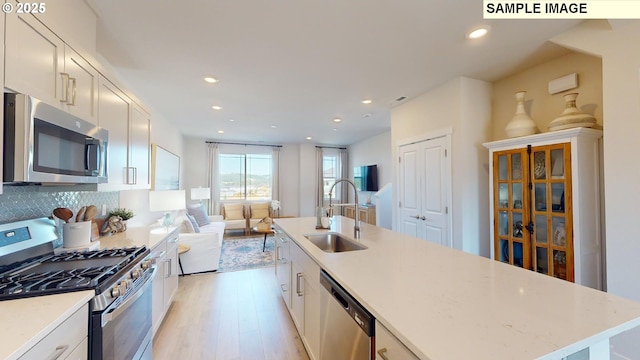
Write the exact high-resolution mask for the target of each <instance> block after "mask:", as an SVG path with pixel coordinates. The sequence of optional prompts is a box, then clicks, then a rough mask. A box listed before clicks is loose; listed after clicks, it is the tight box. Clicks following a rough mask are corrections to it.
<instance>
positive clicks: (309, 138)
mask: <svg viewBox="0 0 640 360" xmlns="http://www.w3.org/2000/svg"><path fill="white" fill-rule="evenodd" d="M305 139H307V140H311V139H313V138H312V137H311V136H307V137H306V138H305Z"/></svg>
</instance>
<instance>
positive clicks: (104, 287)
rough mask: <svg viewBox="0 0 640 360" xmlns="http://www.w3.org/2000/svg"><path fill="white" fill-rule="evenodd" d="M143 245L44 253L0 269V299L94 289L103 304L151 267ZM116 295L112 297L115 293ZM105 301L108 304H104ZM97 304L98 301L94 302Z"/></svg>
mask: <svg viewBox="0 0 640 360" xmlns="http://www.w3.org/2000/svg"><path fill="white" fill-rule="evenodd" d="M148 255H149V250H148V249H147V248H146V247H137V248H124V249H103V250H93V251H85V252H68V253H60V254H57V255H56V254H46V255H42V256H39V257H36V258H30V259H26V260H24V261H20V262H17V263H13V264H10V265H6V266H3V267H2V268H0V301H1V300H12V299H19V298H24V297H31V296H40V295H50V294H59V293H65V292H70V291H80V290H92V289H93V290H95V292H96V298H94V302H99V303H100V304H101V305H100V306H95V307H94V309H100V308H104V307H106V305H108V303H110V300H113V299H115V298H116V297H118V296H117V295H119V294H120V293H124V292H125V291H126V289H127V287H128V286H131V285H132V283H133V281H135V280H136V279H138V278H140V277H141V275H143V273H144V271H145V270H146V269H148V268H149V267H150V261H149V260H147V262H145V261H144V259H145V257H148ZM114 295H115V296H114ZM105 302H107V303H105ZM96 305H97V304H96Z"/></svg>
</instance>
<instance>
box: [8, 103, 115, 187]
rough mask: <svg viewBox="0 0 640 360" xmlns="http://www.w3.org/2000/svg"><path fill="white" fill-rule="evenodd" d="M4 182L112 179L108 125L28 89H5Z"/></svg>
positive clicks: (59, 181)
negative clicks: (45, 100)
mask: <svg viewBox="0 0 640 360" xmlns="http://www.w3.org/2000/svg"><path fill="white" fill-rule="evenodd" d="M4 104H5V105H4V155H3V159H4V171H3V182H6V183H13V182H18V183H19V182H28V183H32V182H35V183H69V184H81V183H105V182H107V170H106V164H107V143H108V139H109V134H108V131H107V130H106V129H102V128H100V127H98V126H97V125H94V124H91V123H89V122H87V121H84V120H82V119H80V118H77V117H75V116H73V115H71V114H69V113H67V112H65V111H63V110H61V109H59V108H56V107H54V106H51V105H49V104H46V103H43V102H42V101H40V100H38V99H36V98H34V97H32V96H29V95H24V94H13V93H5V94H4Z"/></svg>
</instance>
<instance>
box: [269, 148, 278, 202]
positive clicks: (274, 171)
mask: <svg viewBox="0 0 640 360" xmlns="http://www.w3.org/2000/svg"><path fill="white" fill-rule="evenodd" d="M272 150H273V151H272V153H271V166H272V168H271V200H280V147H279V146H274V147H273V148H272Z"/></svg>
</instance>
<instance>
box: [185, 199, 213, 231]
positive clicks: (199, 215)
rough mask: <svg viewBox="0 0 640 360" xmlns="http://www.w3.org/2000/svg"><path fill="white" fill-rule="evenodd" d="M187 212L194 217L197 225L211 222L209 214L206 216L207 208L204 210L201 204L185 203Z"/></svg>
mask: <svg viewBox="0 0 640 360" xmlns="http://www.w3.org/2000/svg"><path fill="white" fill-rule="evenodd" d="M187 212H188V213H189V215H191V216H193V217H194V218H195V219H196V222H197V223H198V226H205V225H209V224H211V221H210V220H209V216H207V210H205V209H204V206H202V205H201V204H197V205H187Z"/></svg>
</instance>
